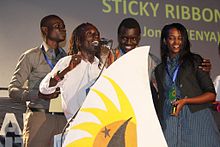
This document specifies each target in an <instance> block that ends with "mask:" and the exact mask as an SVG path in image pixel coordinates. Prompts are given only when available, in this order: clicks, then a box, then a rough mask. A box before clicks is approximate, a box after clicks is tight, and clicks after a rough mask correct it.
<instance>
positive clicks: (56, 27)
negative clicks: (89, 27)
mask: <svg viewBox="0 0 220 147" xmlns="http://www.w3.org/2000/svg"><path fill="white" fill-rule="evenodd" d="M47 28H48V33H47V36H46V37H47V38H48V39H50V40H52V41H56V42H62V41H64V40H65V39H66V29H65V24H64V22H63V20H61V19H58V18H55V19H53V20H50V21H49V23H48V26H47Z"/></svg>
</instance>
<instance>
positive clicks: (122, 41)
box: [118, 27, 140, 53]
mask: <svg viewBox="0 0 220 147" xmlns="http://www.w3.org/2000/svg"><path fill="white" fill-rule="evenodd" d="M139 42H140V31H139V29H138V28H125V27H122V28H121V30H120V34H119V36H118V43H119V48H120V49H122V50H123V51H125V52H126V53H127V52H129V51H131V50H132V49H134V48H135V47H137V46H138V43H139Z"/></svg>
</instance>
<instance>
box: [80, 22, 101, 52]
mask: <svg viewBox="0 0 220 147" xmlns="http://www.w3.org/2000/svg"><path fill="white" fill-rule="evenodd" d="M94 41H100V34H99V31H98V30H97V29H96V28H95V27H93V26H87V27H86V31H85V32H84V34H83V37H82V41H81V42H82V44H81V50H82V51H86V52H89V53H92V54H94V53H96V52H97V51H98V47H97V46H94V44H93V42H94Z"/></svg>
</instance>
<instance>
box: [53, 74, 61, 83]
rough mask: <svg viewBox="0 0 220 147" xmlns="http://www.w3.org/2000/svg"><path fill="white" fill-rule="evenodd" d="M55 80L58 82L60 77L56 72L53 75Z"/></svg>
mask: <svg viewBox="0 0 220 147" xmlns="http://www.w3.org/2000/svg"><path fill="white" fill-rule="evenodd" d="M53 78H54V79H55V80H56V81H57V82H60V81H61V79H60V77H59V76H58V75H57V74H56V75H55V76H54V77H53Z"/></svg>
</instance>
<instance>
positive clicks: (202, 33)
mask: <svg viewBox="0 0 220 147" xmlns="http://www.w3.org/2000/svg"><path fill="white" fill-rule="evenodd" d="M219 6H220V1H219V0H204V1H202V2H201V1H200V0H193V1H192V0H178V1H176V0H166V1H163V0H136V1H135V0H19V1H17V0H1V2H0V51H1V54H0V87H6V86H8V83H9V81H10V78H11V76H12V74H13V72H14V68H15V65H16V63H17V60H18V58H19V56H20V55H21V53H22V52H24V51H25V50H27V49H29V48H32V47H35V46H38V45H40V44H41V43H42V39H41V34H40V29H39V22H40V20H41V18H42V17H44V16H46V15H49V14H56V15H58V16H60V17H61V18H63V20H64V21H65V24H66V27H67V32H68V36H67V38H69V34H70V33H71V32H72V30H73V29H74V28H75V27H76V26H77V25H79V24H80V23H82V22H91V23H93V24H95V25H96V26H97V27H98V29H99V30H100V32H101V37H106V38H110V39H113V40H114V45H113V46H114V47H116V46H117V38H116V35H117V27H118V25H119V23H120V22H121V20H122V19H123V18H126V17H134V18H136V19H137V20H138V21H139V22H140V25H141V29H142V40H141V43H140V45H150V46H151V52H152V53H154V54H155V55H157V56H158V57H159V37H160V36H159V35H158V34H157V33H156V32H157V31H160V30H161V28H162V27H163V26H164V25H165V24H167V23H172V22H180V23H182V24H184V25H185V26H186V27H187V28H188V29H189V31H190V37H191V43H192V51H193V52H196V53H199V54H201V55H202V56H203V57H205V58H209V59H211V62H212V71H211V77H212V78H213V79H214V78H215V76H216V75H218V74H219V73H220V68H219V61H220V59H219V57H218V54H217V48H218V42H219V40H220V13H219V11H220V10H219ZM145 32H147V35H145ZM67 42H68V39H67ZM66 44H67V43H66ZM64 47H65V48H66V47H67V45H66V46H64Z"/></svg>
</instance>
